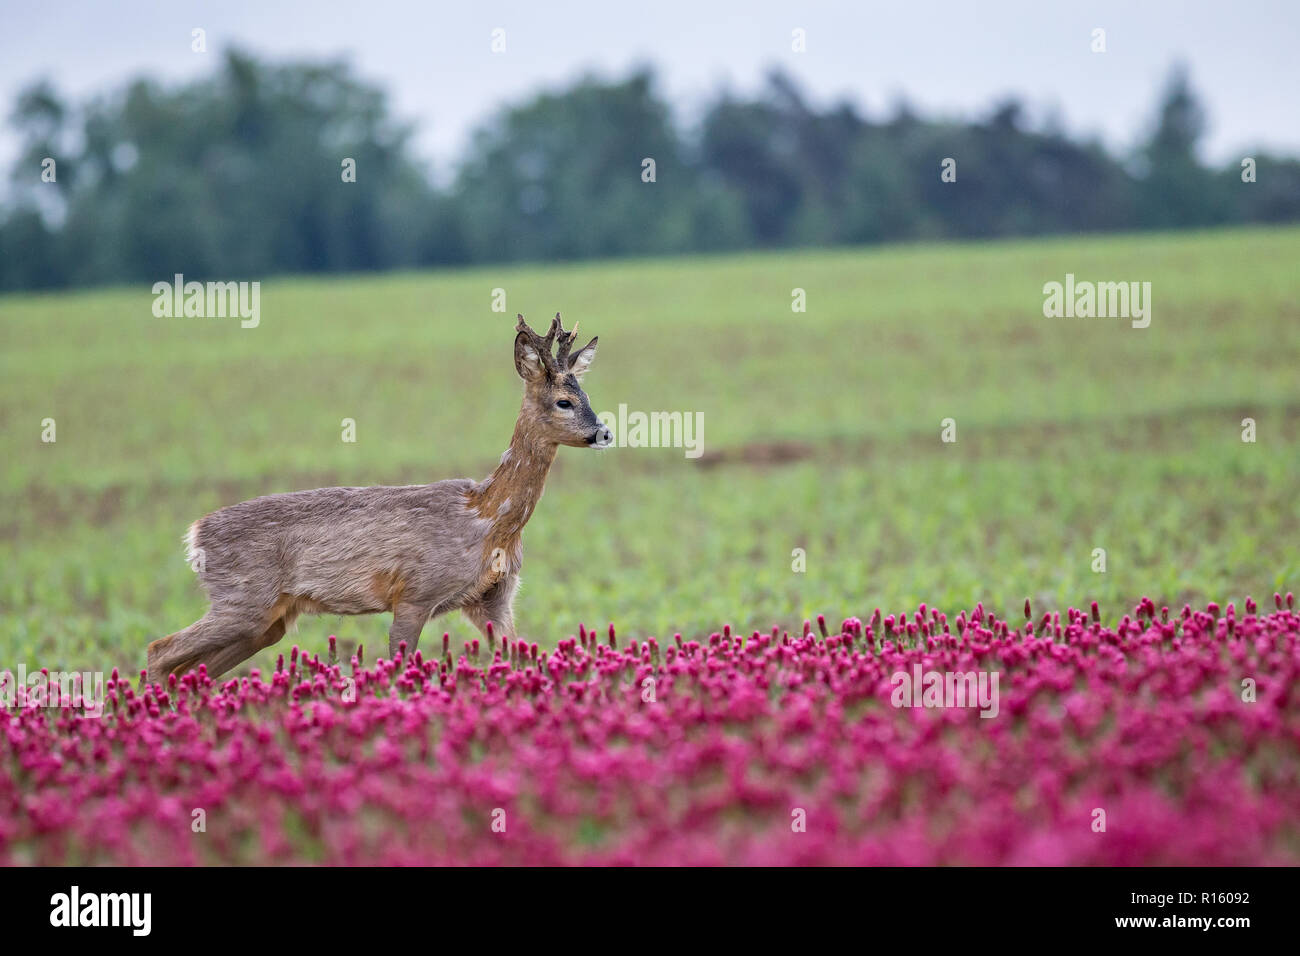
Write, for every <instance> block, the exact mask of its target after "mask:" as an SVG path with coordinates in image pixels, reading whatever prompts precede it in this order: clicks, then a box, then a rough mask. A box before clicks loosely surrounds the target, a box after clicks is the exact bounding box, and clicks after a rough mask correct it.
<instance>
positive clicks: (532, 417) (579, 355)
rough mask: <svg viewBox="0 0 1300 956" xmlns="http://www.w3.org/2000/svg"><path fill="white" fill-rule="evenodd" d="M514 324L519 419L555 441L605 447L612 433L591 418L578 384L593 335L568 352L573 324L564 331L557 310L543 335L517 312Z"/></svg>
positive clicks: (587, 362)
mask: <svg viewBox="0 0 1300 956" xmlns="http://www.w3.org/2000/svg"><path fill="white" fill-rule="evenodd" d="M515 328H516V330H517V333H516V335H515V370H516V371H518V372H519V377H520V378H522V379H523V380H524V404H523V407H522V408H521V409H520V410H519V418H520V422H521V423H522V422H524V421H525V420H526V421H527V423H528V425H529V431H531V432H532V434H533V435H534V436H535V437H537V438H539V439H541V440H542V441H545V442H549V443H552V444H555V445H572V446H576V447H582V446H584V445H585V446H588V447H591V448H606V447H608V446H609V445H610V444H611V443H612V442H613V440H614V436H613V434H612V433H611V432H610V430H609V429H608V428H607V427H605V426H604V425H603V424H601V422H600V420H599V419H598V418H596V413H595V412H593V411H592V410H591V404H590V403H589V402H588V401H587V393H586V392H584V391H583V390H582V387H581V385H579V384H578V383H579V382H581V381H582V376H583V375H584V374H586V371H587V369H588V368H590V367H591V360H592V359H593V358H595V357H596V339H595V338H593V339H592V340H591V341H590V342H588V343H587V344H586V345H584V346H583V347H582V348H580V349H579V350H578V351H577V352H573V353H572V354H570V350H571V349H572V348H573V343H574V342H575V341H577V338H578V323H576V322H575V323H573V329H572V331H569V330H566V329H565V328H564V327H563V326H562V325H561V324H560V314H559V313H558V312H557V313H556V314H555V319H554V320H553V321H552V322H551V328H550V331H549V332H547V333H546V336H545V337H544V338H543V337H542V336H540V335H538V334H537V333H536V332H534V331H533V330H532V329H530V328H529V327H528V324H527V323H526V322H524V317H523V316H522V315H520V316H519V323H518V324H517V325H516V326H515ZM557 343H558V344H557ZM553 345H556V348H555V352H554V354H552V352H551V348H552V346H553Z"/></svg>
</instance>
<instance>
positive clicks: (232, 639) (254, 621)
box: [148, 608, 284, 683]
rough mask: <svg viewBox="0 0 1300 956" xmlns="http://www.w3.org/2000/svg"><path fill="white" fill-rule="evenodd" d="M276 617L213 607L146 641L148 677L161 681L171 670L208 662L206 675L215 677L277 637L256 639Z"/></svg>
mask: <svg viewBox="0 0 1300 956" xmlns="http://www.w3.org/2000/svg"><path fill="white" fill-rule="evenodd" d="M282 624H283V619H282V618H279V619H277V620H276V621H274V622H272V623H271V624H270V625H268V624H267V623H266V621H265V618H263V617H262V616H261V615H258V614H251V613H249V612H248V611H247V610H244V609H235V608H227V609H221V610H218V609H217V608H213V609H211V610H209V611H208V613H207V614H205V615H204V616H203V617H201V618H200V619H199V620H197V621H195V622H194V623H193V624H191V625H190V626H189V627H187V628H185V629H184V630H183V631H177V632H176V633H175V634H169V635H168V636H167V637H162V638H159V639H158V640H156V641H154V642H153V643H152V644H150V645H149V651H148V675H149V676H148V680H149V682H150V683H161V682H163V681H165V680H166V679H167V678H168V676H169V675H171V674H184V673H185V672H186V671H190V670H193V669H194V668H196V667H198V666H199V665H200V664H207V665H208V676H209V677H213V678H215V677H219V676H220V675H221V674H223V673H225V672H226V671H228V670H230V668H232V667H234V666H235V665H236V664H238V663H239V662H240V661H242V660H245V659H247V658H249V657H251V656H252V655H253V654H255V653H257V651H259V650H261V648H262V647H266V646H268V645H270V644H273V643H275V641H278V640H279V639H280V637H282V636H283V635H284V629H283V626H281V627H280V632H279V634H278V635H276V636H274V637H272V638H271V639H270V640H267V641H266V643H265V644H262V643H259V642H261V641H262V640H263V639H264V638H266V637H268V636H270V635H271V634H273V633H274V631H275V629H276V626H277V625H282Z"/></svg>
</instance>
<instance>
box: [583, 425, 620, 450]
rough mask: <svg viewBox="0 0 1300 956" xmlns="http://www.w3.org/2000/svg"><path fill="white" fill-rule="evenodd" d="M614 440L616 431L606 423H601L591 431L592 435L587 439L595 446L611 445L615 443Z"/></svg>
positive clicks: (604, 446) (589, 443)
mask: <svg viewBox="0 0 1300 956" xmlns="http://www.w3.org/2000/svg"><path fill="white" fill-rule="evenodd" d="M613 442H614V433H613V432H611V431H610V430H609V428H608V427H607V426H605V425H601V426H600V427H599V428H597V429H596V430H595V431H594V432H592V433H591V437H590V438H588V439H587V444H588V445H590V446H592V447H593V448H607V447H608V446H609V445H611V444H613Z"/></svg>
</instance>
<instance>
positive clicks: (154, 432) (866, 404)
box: [0, 229, 1300, 670]
mask: <svg viewBox="0 0 1300 956" xmlns="http://www.w3.org/2000/svg"><path fill="white" fill-rule="evenodd" d="M1298 261H1300V230H1298V229H1252V230H1245V231H1231V232H1217V233H1206V234H1183V235H1141V236H1124V237H1109V238H1086V239H1082V238H1068V239H1052V240H1037V241H1020V242H1007V243H988V244H947V245H926V246H908V247H893V248H875V249H864V250H836V251H826V252H813V251H809V252H797V253H781V254H760V255H745V256H734V257H719V258H690V259H666V260H654V261H636V262H618V263H607V264H596V265H566V266H545V267H509V268H500V269H473V270H466V271H456V272H441V273H427V274H402V275H389V276H383V277H366V278H329V279H303V278H284V279H268V280H266V281H264V282H263V286H262V297H261V324H260V326H259V327H258V328H256V329H241V328H240V326H239V321H238V320H237V319H213V318H172V319H159V318H155V317H154V315H153V313H152V310H151V305H152V301H153V299H152V294H151V292H150V289H149V287H148V285H147V284H145V285H142V286H140V287H132V288H118V289H111V290H97V291H92V292H86V293H78V294H60V295H49V296H16V297H7V298H0V316H2V320H0V337H2V341H3V355H2V358H0V369H2V370H3V375H2V376H0V425H2V426H3V446H2V448H3V472H2V473H3V484H2V485H0V649H2V650H3V659H0V667H12V666H16V664H17V663H19V662H24V663H26V665H27V666H28V668H29V669H30V668H32V667H35V666H49V667H51V668H55V667H59V668H71V667H76V668H83V669H94V670H108V669H109V668H111V667H112V666H115V665H116V666H120V667H122V668H124V669H128V670H136V669H138V668H139V667H141V666H142V665H143V661H144V647H145V645H146V643H147V642H148V641H149V640H151V639H153V638H154V637H158V636H161V635H164V634H167V633H170V632H172V631H175V630H178V629H180V628H181V627H183V626H185V625H187V624H189V623H190V622H191V621H193V620H194V619H196V618H197V617H199V616H200V615H201V614H202V613H203V611H204V609H205V608H206V602H205V600H204V597H203V594H202V591H201V589H200V588H199V586H198V583H197V581H196V580H195V578H194V575H193V573H192V572H191V571H190V569H189V567H188V566H187V565H186V564H185V563H184V561H183V559H182V545H181V535H182V534H183V533H184V531H185V529H186V527H187V526H188V524H189V523H190V522H191V521H193V520H194V519H195V518H197V517H199V516H201V515H202V514H204V513H206V512H208V511H210V510H212V509H214V508H217V507H220V506H222V505H225V504H230V503H233V502H235V501H238V500H241V499H243V498H247V497H253V496H256V495H262V494H269V493H273V492H281V491H290V490H295V489H301V488H310V487H317V486H321V485H329V484H407V483H417V482H425V481H434V480H437V479H440V478H448V477H457V476H465V475H469V476H474V477H482V476H483V475H485V474H487V472H488V471H489V470H490V469H491V467H492V466H493V465H494V464H495V462H496V460H497V458H498V456H499V455H500V453H501V451H502V450H503V449H504V448H505V447H506V445H507V444H508V442H509V438H510V433H511V430H512V427H513V423H514V416H515V413H516V411H517V410H518V403H519V396H520V391H521V386H520V383H519V380H518V378H517V377H516V375H515V372H514V369H513V365H512V358H511V355H512V344H511V343H512V338H513V326H514V315H515V313H516V312H517V311H522V312H523V313H524V314H525V315H526V316H527V317H528V318H529V320H530V322H532V323H533V324H534V326H536V327H542V326H544V325H545V322H546V321H547V319H548V318H549V316H550V315H551V314H553V313H554V312H555V311H556V310H557V309H558V310H560V311H562V312H563V314H564V317H565V321H566V324H567V323H571V322H572V321H573V320H579V321H580V322H581V323H582V332H583V333H586V334H588V335H589V334H599V336H600V354H599V356H598V358H597V359H596V362H595V365H594V366H593V368H592V371H591V374H590V375H589V376H588V378H587V381H586V387H587V390H588V392H589V394H590V396H591V402H592V406H593V408H595V409H596V410H597V411H601V410H606V409H608V410H615V409H617V407H618V405H619V403H626V404H627V405H628V407H629V409H633V410H644V411H653V410H669V411H671V410H677V411H686V412H697V411H698V412H702V413H703V416H704V424H705V428H704V455H703V456H702V457H701V458H699V459H696V460H691V459H688V458H687V457H686V456H685V455H684V453H683V450H682V449H673V448H615V449H610V450H608V451H604V452H591V451H585V450H579V449H562V450H561V452H560V455H559V460H558V462H557V465H556V467H555V469H554V470H553V471H552V473H551V477H550V480H549V482H548V485H547V494H546V496H545V497H544V498H543V500H542V502H541V504H540V506H539V508H538V510H537V513H536V515H535V517H534V518H533V520H532V522H531V523H530V525H529V527H528V530H527V531H526V533H525V536H524V574H523V577H524V585H523V588H522V590H521V592H520V595H519V600H518V602H517V605H516V615H517V619H518V624H519V629H520V632H521V634H522V635H524V636H528V637H530V638H532V639H534V640H538V641H540V642H543V643H545V644H553V643H554V642H555V641H556V640H558V639H561V638H563V637H565V636H567V635H568V634H570V633H573V632H575V631H576V629H577V625H578V622H579V621H582V622H584V623H586V624H587V625H588V626H600V627H602V628H603V627H604V625H605V624H606V623H607V622H610V621H613V622H615V623H616V624H617V625H618V626H619V629H620V634H622V635H625V636H626V637H629V638H637V637H642V636H645V635H650V634H653V635H657V636H660V637H664V636H667V637H671V635H672V633H673V632H674V631H680V632H682V633H683V635H699V634H701V633H703V634H707V633H709V632H710V631H712V630H715V629H717V628H719V627H720V626H721V625H722V623H724V622H729V623H731V624H732V625H733V627H736V628H739V629H741V630H744V631H748V630H750V629H753V628H765V629H766V628H770V627H771V626H772V625H773V624H781V625H783V626H786V627H793V626H797V625H798V624H799V623H800V622H801V621H802V620H803V619H804V618H805V617H807V616H809V615H811V614H815V613H818V612H823V613H825V614H826V615H827V616H828V617H835V619H836V621H838V619H839V617H840V616H847V615H850V614H858V615H861V616H863V617H864V618H865V617H866V616H868V615H869V614H870V613H871V611H872V609H874V608H875V607H877V606H880V607H882V608H883V609H884V610H885V611H886V612H887V613H891V612H892V613H897V612H898V611H902V610H908V609H914V608H915V606H916V604H917V603H918V602H919V601H926V602H928V603H930V604H931V605H938V606H941V607H945V608H948V609H951V610H956V609H957V608H958V607H969V606H971V605H972V604H973V603H974V602H975V601H979V600H983V601H984V602H985V603H986V604H991V605H992V606H993V607H994V608H995V609H996V610H997V611H999V612H1005V613H1007V614H1010V613H1012V612H1013V611H1015V610H1017V609H1018V608H1019V605H1020V603H1021V602H1022V601H1023V599H1024V598H1025V597H1031V598H1033V599H1034V602H1035V609H1036V611H1043V610H1051V609H1060V610H1062V611H1063V610H1064V609H1065V607H1066V606H1067V605H1069V604H1073V605H1075V606H1082V604H1083V602H1086V601H1088V600H1090V599H1096V600H1099V601H1101V602H1102V607H1103V613H1104V614H1105V615H1106V616H1107V617H1109V618H1114V617H1118V616H1119V615H1120V614H1122V613H1124V612H1126V611H1128V610H1130V605H1131V602H1132V601H1133V600H1135V599H1136V598H1138V597H1139V596H1141V595H1143V594H1149V595H1150V596H1151V597H1152V598H1153V599H1154V600H1155V601H1156V603H1157V604H1162V603H1165V604H1170V605H1178V606H1181V603H1182V602H1184V601H1188V600H1205V599H1214V600H1220V601H1226V600H1233V599H1236V600H1240V599H1241V598H1242V597H1244V595H1246V594H1247V593H1250V594H1253V595H1254V596H1255V597H1256V598H1257V599H1260V600H1263V599H1265V598H1269V599H1271V594H1272V592H1273V591H1274V590H1275V589H1277V588H1282V589H1283V590H1285V589H1287V588H1294V587H1295V586H1296V584H1297V583H1298V582H1297V578H1298V577H1300V558H1297V542H1298V541H1300V500H1298V497H1297V489H1298V488H1300V482H1297V464H1298V463H1300V428H1298V427H1297V411H1300V372H1298V371H1297V358H1298V357H1300V297H1298V296H1297V281H1296V263H1297V262H1298ZM1067 272H1069V273H1074V274H1075V276H1076V277H1077V278H1078V279H1080V280H1085V279H1086V280H1095V281H1129V280H1136V281H1149V282H1151V283H1152V303H1153V309H1152V321H1151V325H1150V327H1149V328H1146V329H1134V328H1132V327H1131V326H1130V323H1129V322H1128V321H1127V320H1125V319H1101V318H1092V319H1064V318H1060V319H1054V318H1044V317H1043V314H1042V306H1043V298H1044V297H1043V292H1042V287H1043V284H1044V283H1045V282H1049V281H1058V282H1059V281H1063V279H1064V277H1065V274H1066V273H1067ZM219 278H247V277H219ZM796 287H797V288H802V289H804V290H806V294H807V311H806V312H803V313H795V312H792V310H791V290H792V289H794V288H796ZM495 288H503V289H505V290H506V294H507V306H508V308H507V311H506V313H504V314H501V313H495V312H493V311H491V304H492V293H493V289H495ZM1246 417H1250V418H1253V419H1255V421H1256V423H1257V436H1258V440H1257V441H1256V442H1255V443H1245V442H1243V441H1242V425H1241V421H1242V419H1243V418H1246ZM46 418H53V419H54V420H55V422H56V428H57V441H55V442H54V443H44V442H42V440H41V433H42V420H43V419H46ZM344 418H353V419H355V421H356V423H357V425H356V428H357V441H356V442H355V443H352V444H349V443H345V442H343V441H342V440H341V432H342V429H341V421H342V419H344ZM945 418H953V419H955V421H956V427H957V441H956V442H955V443H944V442H942V441H941V440H940V423H941V421H942V420H943V419H945ZM795 548H802V549H805V551H806V555H807V557H806V570H805V571H803V572H796V571H793V570H792V561H793V558H792V551H793V549H795ZM1094 548H1104V549H1105V550H1106V562H1107V570H1106V572H1105V573H1095V572H1094V571H1093V570H1092V565H1093V549H1094ZM388 621H389V619H388V617H387V616H386V615H385V616H374V617H364V618H346V619H340V618H330V617H323V618H303V619H302V620H301V621H300V623H299V625H298V627H297V629H296V632H294V633H292V634H291V635H290V636H289V637H288V638H287V639H286V640H285V641H283V642H282V643H281V644H280V645H278V646H277V647H276V648H273V649H271V650H269V651H266V652H263V654H262V655H261V656H260V657H259V658H255V659H254V660H253V661H252V662H250V664H251V665H252V666H262V667H266V666H267V665H269V664H270V663H272V662H273V661H274V659H275V654H276V653H278V652H279V651H282V650H286V649H287V648H288V647H289V646H290V645H291V644H292V643H295V642H296V643H299V644H301V645H303V646H304V647H305V648H307V649H308V650H311V651H324V649H325V646H326V636H327V635H329V634H331V633H333V634H338V635H339V637H340V639H341V640H342V641H343V642H344V645H345V646H346V645H347V643H348V642H358V641H359V642H364V643H365V644H366V646H367V650H368V656H369V657H373V656H375V655H376V654H379V653H382V652H383V650H384V648H385V647H386V636H385V635H386V631H387V627H388ZM444 630H450V631H451V632H452V634H453V637H456V638H461V637H468V636H469V635H470V633H471V631H472V629H471V628H470V626H469V624H468V623H467V622H466V621H464V620H463V619H462V618H460V617H459V615H452V616H449V617H446V618H443V619H440V620H439V621H436V622H434V623H433V624H431V625H430V626H429V627H428V628H426V630H425V641H426V642H427V643H429V644H432V643H434V641H436V639H437V638H438V637H440V635H441V632H442V631H444Z"/></svg>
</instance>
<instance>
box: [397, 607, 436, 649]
mask: <svg viewBox="0 0 1300 956" xmlns="http://www.w3.org/2000/svg"><path fill="white" fill-rule="evenodd" d="M428 620H429V609H428V608H427V607H420V606H418V605H415V604H398V605H395V606H394V607H393V624H392V626H391V627H390V628H389V629H388V656H389V657H390V658H392V659H393V660H396V659H397V654H398V651H399V647H398V645H400V644H401V643H402V641H406V653H407V654H408V655H410V654H414V653H415V649H416V648H417V647H419V646H420V632H421V631H423V630H424V624H425V622H426V621H428Z"/></svg>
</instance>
